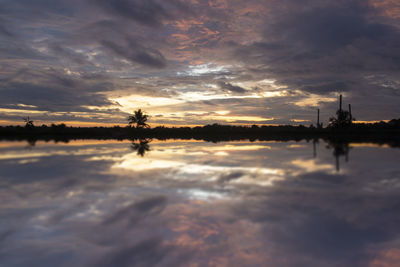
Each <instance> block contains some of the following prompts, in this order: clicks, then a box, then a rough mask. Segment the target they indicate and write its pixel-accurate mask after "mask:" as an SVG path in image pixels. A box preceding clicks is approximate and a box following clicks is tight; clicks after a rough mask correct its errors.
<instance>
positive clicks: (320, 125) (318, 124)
mask: <svg viewBox="0 0 400 267" xmlns="http://www.w3.org/2000/svg"><path fill="white" fill-rule="evenodd" d="M322 126H323V123H320V122H319V109H318V110H317V128H318V129H321V128H322Z"/></svg>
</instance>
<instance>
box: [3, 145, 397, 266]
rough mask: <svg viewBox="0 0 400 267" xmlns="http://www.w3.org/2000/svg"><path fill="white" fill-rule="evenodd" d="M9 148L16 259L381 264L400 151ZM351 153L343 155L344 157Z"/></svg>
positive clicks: (6, 161)
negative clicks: (140, 152) (141, 152)
mask: <svg viewBox="0 0 400 267" xmlns="http://www.w3.org/2000/svg"><path fill="white" fill-rule="evenodd" d="M148 145H149V146H150V147H149V149H148V150H146V153H145V154H144V155H143V157H142V156H141V155H138V154H137V151H135V150H132V148H131V147H130V146H131V144H130V143H129V142H107V141H104V142H95V143H88V144H85V143H79V142H71V143H69V144H62V145H59V144H54V145H53V144H37V145H36V146H35V147H33V148H30V149H26V147H25V145H21V144H20V143H8V144H5V143H3V144H2V145H0V155H1V158H0V169H1V173H0V183H1V184H0V195H1V199H2V202H1V204H0V216H1V218H2V220H1V221H0V226H1V227H0V262H2V264H4V265H5V266H55V265H57V266H71V265H73V266H132V265H134V266H154V265H158V266H160V265H161V266H180V265H181V266H187V265H188V264H189V263H193V264H198V265H200V266H204V265H211V266H212V265H222V266H224V265H232V266H244V265H245V266H249V265H250V266H254V265H271V266H294V265H296V266H299V265H300V266H338V265H339V266H366V265H371V266H381V265H382V264H385V263H386V264H387V265H389V266H390V264H391V263H393V262H395V261H396V259H398V258H399V257H398V256H397V255H399V254H398V252H399V251H400V237H399V234H398V231H397V228H398V223H399V219H400V216H399V214H400V212H399V211H400V209H399V207H400V194H399V191H400V168H399V167H398V164H397V160H396V159H398V158H399V156H400V151H399V150H397V149H391V148H387V147H378V146H371V145H363V146H360V145H357V146H353V145H352V144H350V147H352V149H351V152H350V153H351V158H350V160H349V161H348V162H347V163H346V164H342V166H341V168H340V171H336V166H335V165H336V160H335V158H334V155H333V153H334V152H333V150H332V149H330V148H327V147H326V146H325V145H324V144H322V143H321V144H319V145H318V146H317V148H316V149H317V156H316V157H313V154H314V153H313V144H312V143H307V142H299V143H296V142H288V143H279V142H278V143H274V142H257V143H250V142H231V143H217V144H213V143H204V142H185V141H174V142H160V141H156V140H155V141H154V142H152V143H149V144H148ZM339 160H340V158H339Z"/></svg>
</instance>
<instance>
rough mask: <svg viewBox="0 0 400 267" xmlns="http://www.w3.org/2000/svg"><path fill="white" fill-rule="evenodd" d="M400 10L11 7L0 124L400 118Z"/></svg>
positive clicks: (32, 0) (150, 1) (368, 5)
mask: <svg viewBox="0 0 400 267" xmlns="http://www.w3.org/2000/svg"><path fill="white" fill-rule="evenodd" d="M399 47H400V2H399V1H397V0H336V1H331V0H279V1H278V0H247V1H238V0H231V1H228V0H169V1H165V0H0V125H10V124H12V125H16V124H22V123H23V120H22V118H23V117H26V116H30V118H31V119H33V120H34V123H35V124H42V123H45V124H50V123H61V122H64V123H66V124H67V125H72V126H95V125H99V126H100V125H108V126H112V125H126V123H127V117H128V115H129V114H131V113H132V112H133V111H134V110H137V109H139V108H141V109H142V110H144V111H145V112H146V113H147V114H149V115H150V119H149V122H150V123H151V125H153V126H156V125H167V126H170V125H176V126H181V125H205V124H211V123H220V124H234V125H245V124H259V125H265V124H268V125H269V124H304V125H309V124H311V123H314V124H315V123H316V114H317V109H318V108H319V109H320V110H321V120H322V121H323V122H324V123H325V125H326V123H327V121H328V119H329V117H330V116H332V115H334V113H335V111H336V109H337V108H338V96H339V94H343V97H344V105H345V107H347V105H348V104H351V105H352V111H353V115H354V117H355V118H356V119H357V120H358V121H376V120H390V119H393V118H399V114H400V105H399V103H400V78H399V77H400V48H399Z"/></svg>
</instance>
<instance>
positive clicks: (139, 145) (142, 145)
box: [131, 139, 151, 157]
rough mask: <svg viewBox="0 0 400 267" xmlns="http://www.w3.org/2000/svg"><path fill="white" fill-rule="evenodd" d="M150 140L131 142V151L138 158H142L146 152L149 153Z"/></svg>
mask: <svg viewBox="0 0 400 267" xmlns="http://www.w3.org/2000/svg"><path fill="white" fill-rule="evenodd" d="M150 142H151V139H139V140H138V141H136V140H133V141H132V144H131V148H132V150H133V151H136V154H137V155H138V156H141V157H143V156H144V154H146V152H148V151H150V145H149V143H150Z"/></svg>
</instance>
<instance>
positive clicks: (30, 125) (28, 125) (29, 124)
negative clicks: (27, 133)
mask: <svg viewBox="0 0 400 267" xmlns="http://www.w3.org/2000/svg"><path fill="white" fill-rule="evenodd" d="M23 120H24V122H25V127H26V128H33V127H34V125H33V120H31V119H30V118H29V116H28V117H26V118H23Z"/></svg>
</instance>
